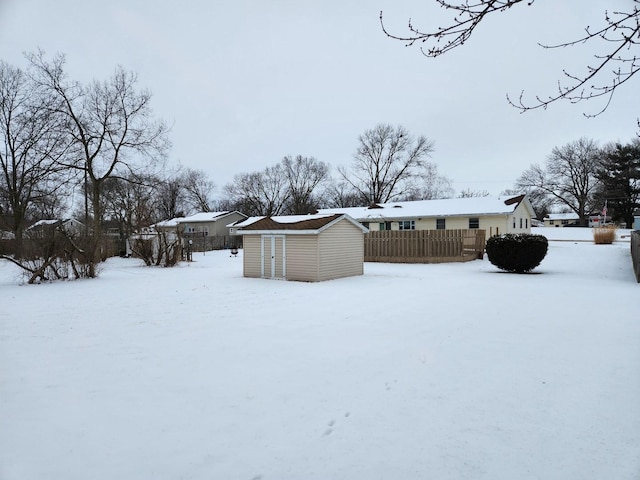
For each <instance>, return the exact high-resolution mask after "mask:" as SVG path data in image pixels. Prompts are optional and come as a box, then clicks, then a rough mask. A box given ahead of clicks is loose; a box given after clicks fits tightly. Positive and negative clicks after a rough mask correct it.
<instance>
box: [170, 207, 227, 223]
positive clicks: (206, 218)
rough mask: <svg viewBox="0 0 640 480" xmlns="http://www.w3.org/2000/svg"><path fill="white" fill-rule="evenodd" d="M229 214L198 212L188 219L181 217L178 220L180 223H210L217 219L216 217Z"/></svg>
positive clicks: (225, 212)
mask: <svg viewBox="0 0 640 480" xmlns="http://www.w3.org/2000/svg"><path fill="white" fill-rule="evenodd" d="M229 213H231V212H229V211H226V210H225V211H223V212H200V213H195V214H193V215H189V216H188V217H183V218H181V219H180V223H189V222H212V221H215V220H217V219H218V217H222V216H224V215H227V214H229Z"/></svg>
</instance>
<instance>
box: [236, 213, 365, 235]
mask: <svg viewBox="0 0 640 480" xmlns="http://www.w3.org/2000/svg"><path fill="white" fill-rule="evenodd" d="M341 219H345V220H347V221H349V222H350V223H352V224H353V225H355V226H357V227H358V228H359V229H361V230H362V231H363V232H366V231H367V229H366V228H365V227H364V226H362V225H361V224H360V223H358V222H356V221H355V220H354V219H353V218H351V217H350V216H348V215H345V214H339V213H334V214H315V215H283V216H276V217H266V216H261V217H249V218H247V219H245V220H243V221H241V222H237V223H235V224H233V227H234V228H237V229H238V230H237V232H238V233H275V232H280V233H288V234H298V235H300V234H317V233H320V231H322V230H324V229H326V228H328V227H330V226H331V225H333V224H334V223H336V222H338V221H340V220H341Z"/></svg>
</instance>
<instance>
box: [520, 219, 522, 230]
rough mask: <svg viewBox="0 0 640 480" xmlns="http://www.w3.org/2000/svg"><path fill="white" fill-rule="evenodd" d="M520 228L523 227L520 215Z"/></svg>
mask: <svg viewBox="0 0 640 480" xmlns="http://www.w3.org/2000/svg"><path fill="white" fill-rule="evenodd" d="M520 228H522V217H520Z"/></svg>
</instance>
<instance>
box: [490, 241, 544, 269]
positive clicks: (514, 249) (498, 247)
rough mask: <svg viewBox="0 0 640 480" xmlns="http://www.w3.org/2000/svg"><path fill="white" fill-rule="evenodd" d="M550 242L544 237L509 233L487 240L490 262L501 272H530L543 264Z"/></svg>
mask: <svg viewBox="0 0 640 480" xmlns="http://www.w3.org/2000/svg"><path fill="white" fill-rule="evenodd" d="M548 248H549V242H548V240H547V238H546V237H544V236H542V235H532V234H528V233H519V234H515V233H507V234H505V235H496V236H494V237H491V238H489V240H487V246H486V251H487V256H488V257H489V261H490V262H491V263H492V264H493V265H495V266H496V267H498V268H499V269H501V270H506V271H507V272H515V273H526V272H530V271H531V270H533V269H534V268H536V267H537V266H538V265H540V262H542V259H543V258H544V257H545V255H546V254H547V249H548Z"/></svg>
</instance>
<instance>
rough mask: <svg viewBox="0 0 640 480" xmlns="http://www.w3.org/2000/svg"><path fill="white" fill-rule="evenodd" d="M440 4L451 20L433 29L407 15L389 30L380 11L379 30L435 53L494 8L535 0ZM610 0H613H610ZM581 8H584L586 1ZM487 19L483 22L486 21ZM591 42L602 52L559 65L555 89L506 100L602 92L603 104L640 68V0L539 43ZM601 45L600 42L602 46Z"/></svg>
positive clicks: (526, 105) (444, 0) (536, 104)
mask: <svg viewBox="0 0 640 480" xmlns="http://www.w3.org/2000/svg"><path fill="white" fill-rule="evenodd" d="M435 1H436V2H437V3H438V4H439V5H440V7H443V8H445V9H447V10H450V11H451V12H452V13H453V19H452V21H451V23H450V24H449V25H447V26H444V27H437V28H434V29H433V30H424V29H422V28H421V27H417V26H415V24H414V23H413V22H412V21H411V20H409V25H408V28H409V32H408V34H407V35H395V34H392V33H390V32H389V31H388V30H387V28H386V26H385V24H384V21H383V15H382V12H380V24H381V26H382V30H383V31H384V33H385V34H386V35H387V36H388V37H390V38H393V39H396V40H401V41H403V42H405V44H406V45H408V46H412V45H416V44H420V45H421V48H420V49H421V51H422V53H423V54H424V55H425V56H427V57H434V58H435V57H439V56H440V55H444V54H445V53H447V52H449V51H451V50H453V49H454V48H456V47H460V46H462V45H464V44H465V43H466V42H467V41H468V40H469V39H470V37H471V35H472V34H473V32H474V31H475V29H476V28H477V27H478V26H479V25H480V24H481V23H483V21H484V20H485V19H487V18H489V17H490V16H492V15H493V14H495V13H500V12H504V11H506V10H508V9H510V8H511V7H513V6H515V5H518V4H521V5H528V6H532V5H533V4H534V3H535V0H464V1H462V0H461V1H458V2H451V1H448V0H435ZM611 3H612V4H613V2H611ZM585 8H587V7H586V6H585ZM485 23H486V22H485ZM586 43H589V44H594V46H593V49H594V50H598V51H599V50H600V49H602V50H604V51H605V52H606V53H604V54H595V55H594V61H593V63H591V64H589V65H586V66H585V68H584V70H583V72H582V73H572V72H568V71H566V70H565V71H563V80H564V83H563V82H562V81H559V82H558V87H557V92H556V93H555V94H552V95H548V96H536V97H535V99H534V100H533V101H525V99H524V92H522V93H521V94H520V96H519V98H518V100H511V99H508V100H509V103H511V105H513V106H514V107H516V108H518V109H519V110H521V111H523V112H524V111H528V110H533V109H537V108H544V109H546V108H547V107H548V106H549V105H550V104H551V103H553V102H556V101H558V100H568V101H570V102H572V103H576V102H579V101H582V100H590V99H593V98H598V97H604V99H605V103H604V107H602V109H601V110H599V111H598V112H597V113H596V114H595V115H598V114H599V113H602V112H603V111H604V110H606V108H607V107H608V105H609V103H610V101H611V98H612V96H613V94H614V92H615V91H616V90H617V88H618V87H620V86H621V85H623V84H624V83H626V82H627V81H628V80H629V79H631V77H633V76H634V75H635V74H636V73H637V72H638V70H640V55H639V54H638V45H640V0H631V1H629V2H627V6H626V7H625V8H624V9H622V10H614V11H609V10H606V11H605V12H604V18H603V20H602V21H601V22H600V25H598V26H597V27H595V28H593V27H591V26H587V27H586V28H585V29H584V34H583V35H581V36H580V37H579V38H575V39H573V40H568V41H566V42H563V43H560V44H557V45H541V46H542V47H544V48H549V49H551V48H565V47H571V46H575V45H581V44H586ZM603 47H604V48H603Z"/></svg>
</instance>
